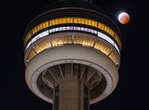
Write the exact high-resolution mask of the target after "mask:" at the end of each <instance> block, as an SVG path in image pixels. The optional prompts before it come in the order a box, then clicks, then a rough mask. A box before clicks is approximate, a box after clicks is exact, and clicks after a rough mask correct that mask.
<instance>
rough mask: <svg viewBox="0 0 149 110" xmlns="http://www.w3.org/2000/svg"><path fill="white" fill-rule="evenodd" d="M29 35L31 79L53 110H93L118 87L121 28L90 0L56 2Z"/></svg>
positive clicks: (29, 82) (28, 79) (34, 89)
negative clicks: (93, 106)
mask: <svg viewBox="0 0 149 110" xmlns="http://www.w3.org/2000/svg"><path fill="white" fill-rule="evenodd" d="M53 7H54V8H53ZM24 36H25V38H24V47H25V57H24V62H25V65H26V72H25V79H26V83H27V85H28V87H29V89H30V90H31V91H32V92H33V93H34V94H35V95H36V96H38V97H39V98H41V99H43V100H44V101H46V102H49V103H52V104H53V108H54V110H89V105H90V104H94V103H97V102H99V101H101V100H103V99H105V98H106V97H107V96H109V95H110V94H111V93H112V92H113V90H114V89H115V88H116V85H117V83H118V76H119V75H118V68H119V66H120V52H121V47H122V44H121V39H120V32H119V29H118V27H117V25H115V24H114V23H113V22H112V20H111V19H110V18H109V17H108V16H106V14H105V13H103V12H102V11H99V10H98V9H97V8H96V7H94V5H93V4H92V3H91V1H87V0H76V1H75V0H74V1H73V0H69V1H68V0H61V1H59V2H57V3H55V4H54V5H51V8H50V9H49V10H47V11H46V12H43V13H41V14H40V15H38V16H37V17H36V18H35V19H33V20H32V21H31V22H30V23H29V24H28V26H27V28H26V31H25V35H24Z"/></svg>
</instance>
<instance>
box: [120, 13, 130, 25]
mask: <svg viewBox="0 0 149 110" xmlns="http://www.w3.org/2000/svg"><path fill="white" fill-rule="evenodd" d="M118 21H119V22H120V23H121V24H127V23H129V21H130V16H129V14H128V13H126V12H121V13H119V14H118Z"/></svg>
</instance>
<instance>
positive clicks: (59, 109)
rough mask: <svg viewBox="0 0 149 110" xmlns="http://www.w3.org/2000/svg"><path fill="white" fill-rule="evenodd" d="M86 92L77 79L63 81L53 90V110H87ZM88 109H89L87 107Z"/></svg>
mask: <svg viewBox="0 0 149 110" xmlns="http://www.w3.org/2000/svg"><path fill="white" fill-rule="evenodd" d="M85 106H86V107H88V106H89V101H88V90H87V91H85V86H84V85H83V84H82V82H80V81H79V79H77V78H70V79H64V80H62V81H60V84H59V85H58V86H57V87H56V88H55V97H54V110H88V109H87V108H86V107H85ZM88 108H89V107H88Z"/></svg>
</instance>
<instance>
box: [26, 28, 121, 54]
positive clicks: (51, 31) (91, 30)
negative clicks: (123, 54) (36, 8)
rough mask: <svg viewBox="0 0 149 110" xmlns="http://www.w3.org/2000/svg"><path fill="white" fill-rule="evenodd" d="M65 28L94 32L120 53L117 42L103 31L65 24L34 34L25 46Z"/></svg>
mask: <svg viewBox="0 0 149 110" xmlns="http://www.w3.org/2000/svg"><path fill="white" fill-rule="evenodd" d="M66 30H74V31H84V32H88V33H92V34H96V35H97V36H98V37H99V38H101V39H104V40H105V41H107V42H109V43H110V44H111V45H113V46H114V47H115V48H116V50H117V51H118V53H120V50H119V48H118V46H117V44H116V43H115V42H114V41H113V40H112V39H111V38H110V37H109V36H107V35H105V34H104V33H101V32H99V31H96V30H93V29H89V28H84V27H77V26H67V27H58V28H53V29H49V30H46V31H44V32H42V33H40V34H38V35H36V36H35V37H34V38H33V39H32V40H31V41H30V42H29V43H28V44H27V46H26V49H27V48H28V47H29V46H30V45H31V44H32V43H34V42H36V41H37V40H38V39H40V38H43V37H45V36H47V35H49V34H51V33H54V32H59V31H66Z"/></svg>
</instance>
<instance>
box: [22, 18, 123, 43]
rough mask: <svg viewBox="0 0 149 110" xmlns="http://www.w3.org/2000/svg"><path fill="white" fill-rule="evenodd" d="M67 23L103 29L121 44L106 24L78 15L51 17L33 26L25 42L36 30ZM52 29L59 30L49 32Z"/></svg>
mask: <svg viewBox="0 0 149 110" xmlns="http://www.w3.org/2000/svg"><path fill="white" fill-rule="evenodd" d="M68 23H76V24H84V25H89V26H92V27H96V28H98V29H100V30H103V31H105V32H106V33H108V34H109V35H111V36H112V37H113V38H114V39H115V40H116V41H117V43H118V44H119V45H120V46H121V41H120V38H119V36H118V35H117V34H116V33H115V32H114V31H113V30H112V29H111V28H109V27H108V26H106V25H105V24H102V23H100V22H97V21H95V20H91V19H87V18H79V17H65V18H56V19H52V20H49V21H45V22H43V23H41V24H39V25H37V26H35V27H34V28H33V29H32V30H31V31H30V32H29V33H28V34H27V36H26V39H25V43H26V42H27V41H28V40H29V39H30V38H31V37H32V36H33V35H34V34H35V33H37V32H39V31H40V30H42V29H44V28H47V27H49V26H54V25H58V24H68ZM62 30H69V29H68V28H65V27H64V28H63V29H62ZM76 30H80V28H76ZM53 31H59V30H58V28H57V29H56V30H55V29H53V30H51V32H53ZM88 31H90V32H91V33H95V34H96V31H93V30H91V29H89V30H88Z"/></svg>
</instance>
